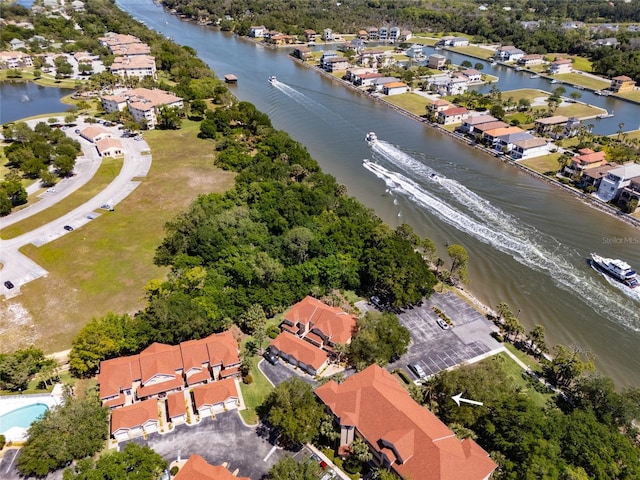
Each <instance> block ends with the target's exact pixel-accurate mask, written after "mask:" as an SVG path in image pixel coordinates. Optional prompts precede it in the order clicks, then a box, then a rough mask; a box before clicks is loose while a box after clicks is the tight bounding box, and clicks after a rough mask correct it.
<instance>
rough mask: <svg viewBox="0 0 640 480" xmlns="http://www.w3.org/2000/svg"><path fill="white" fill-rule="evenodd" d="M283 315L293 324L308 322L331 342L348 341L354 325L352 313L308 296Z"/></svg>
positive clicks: (354, 320) (305, 323)
mask: <svg viewBox="0 0 640 480" xmlns="http://www.w3.org/2000/svg"><path fill="white" fill-rule="evenodd" d="M284 317H285V319H287V320H288V321H290V322H291V323H293V324H294V325H295V324H296V323H301V324H303V325H309V324H310V328H316V329H318V330H320V331H321V332H322V334H323V335H324V336H325V337H328V338H329V340H330V341H331V342H333V343H349V342H350V341H351V334H352V332H353V329H354V328H355V326H356V319H355V317H354V316H353V315H349V314H348V313H347V312H345V311H344V310H342V309H341V308H338V307H330V306H329V305H327V304H325V303H322V302H321V301H320V300H318V299H316V298H313V297H310V296H307V297H305V298H303V299H302V300H301V301H300V302H298V303H296V304H295V305H294V306H293V307H291V309H289V311H288V312H286V313H285V315H284ZM287 330H290V329H287ZM290 331H291V330H290Z"/></svg>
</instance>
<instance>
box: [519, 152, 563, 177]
mask: <svg viewBox="0 0 640 480" xmlns="http://www.w3.org/2000/svg"><path fill="white" fill-rule="evenodd" d="M560 155H562V154H561V153H559V152H556V153H550V154H549V155H544V156H541V157H534V158H527V159H525V160H519V161H518V163H519V164H521V165H524V166H526V167H529V168H530V169H532V170H535V171H536V172H538V173H543V174H544V173H547V172H557V171H558V169H559V168H560V165H559V163H558V158H560Z"/></svg>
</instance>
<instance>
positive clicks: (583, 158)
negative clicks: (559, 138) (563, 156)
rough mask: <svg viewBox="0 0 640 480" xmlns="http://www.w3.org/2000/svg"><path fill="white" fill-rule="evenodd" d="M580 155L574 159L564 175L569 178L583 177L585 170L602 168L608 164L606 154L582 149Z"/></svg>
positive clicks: (567, 166)
mask: <svg viewBox="0 0 640 480" xmlns="http://www.w3.org/2000/svg"><path fill="white" fill-rule="evenodd" d="M578 153H579V155H576V156H574V157H572V158H571V162H570V163H569V165H566V166H565V167H564V169H563V173H564V175H566V176H568V177H570V176H572V175H576V174H578V175H580V176H582V174H583V172H584V171H585V170H588V169H590V168H597V167H601V166H602V165H604V164H605V163H606V159H605V154H604V152H594V151H593V150H591V149H590V148H582V149H580V150H579V151H578Z"/></svg>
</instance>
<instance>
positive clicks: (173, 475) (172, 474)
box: [169, 465, 180, 477]
mask: <svg viewBox="0 0 640 480" xmlns="http://www.w3.org/2000/svg"><path fill="white" fill-rule="evenodd" d="M178 470H180V469H179V468H178V466H177V465H174V466H173V467H171V470H169V473H170V474H171V476H172V477H175V476H176V475H177V474H178Z"/></svg>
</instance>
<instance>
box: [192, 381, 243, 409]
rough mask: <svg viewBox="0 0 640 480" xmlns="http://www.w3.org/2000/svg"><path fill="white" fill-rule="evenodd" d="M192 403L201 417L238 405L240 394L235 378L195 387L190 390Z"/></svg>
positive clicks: (234, 407) (235, 407)
mask: <svg viewBox="0 0 640 480" xmlns="http://www.w3.org/2000/svg"><path fill="white" fill-rule="evenodd" d="M192 395H193V405H194V407H195V409H196V410H197V411H198V415H200V417H201V418H204V417H209V416H212V415H215V414H216V413H220V412H224V411H227V410H235V409H237V408H238V407H239V406H240V394H239V393H238V384H237V381H236V379H235V378H225V379H224V380H220V381H219V382H213V383H208V384H206V385H201V386H199V387H195V388H194V389H193V392H192Z"/></svg>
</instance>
